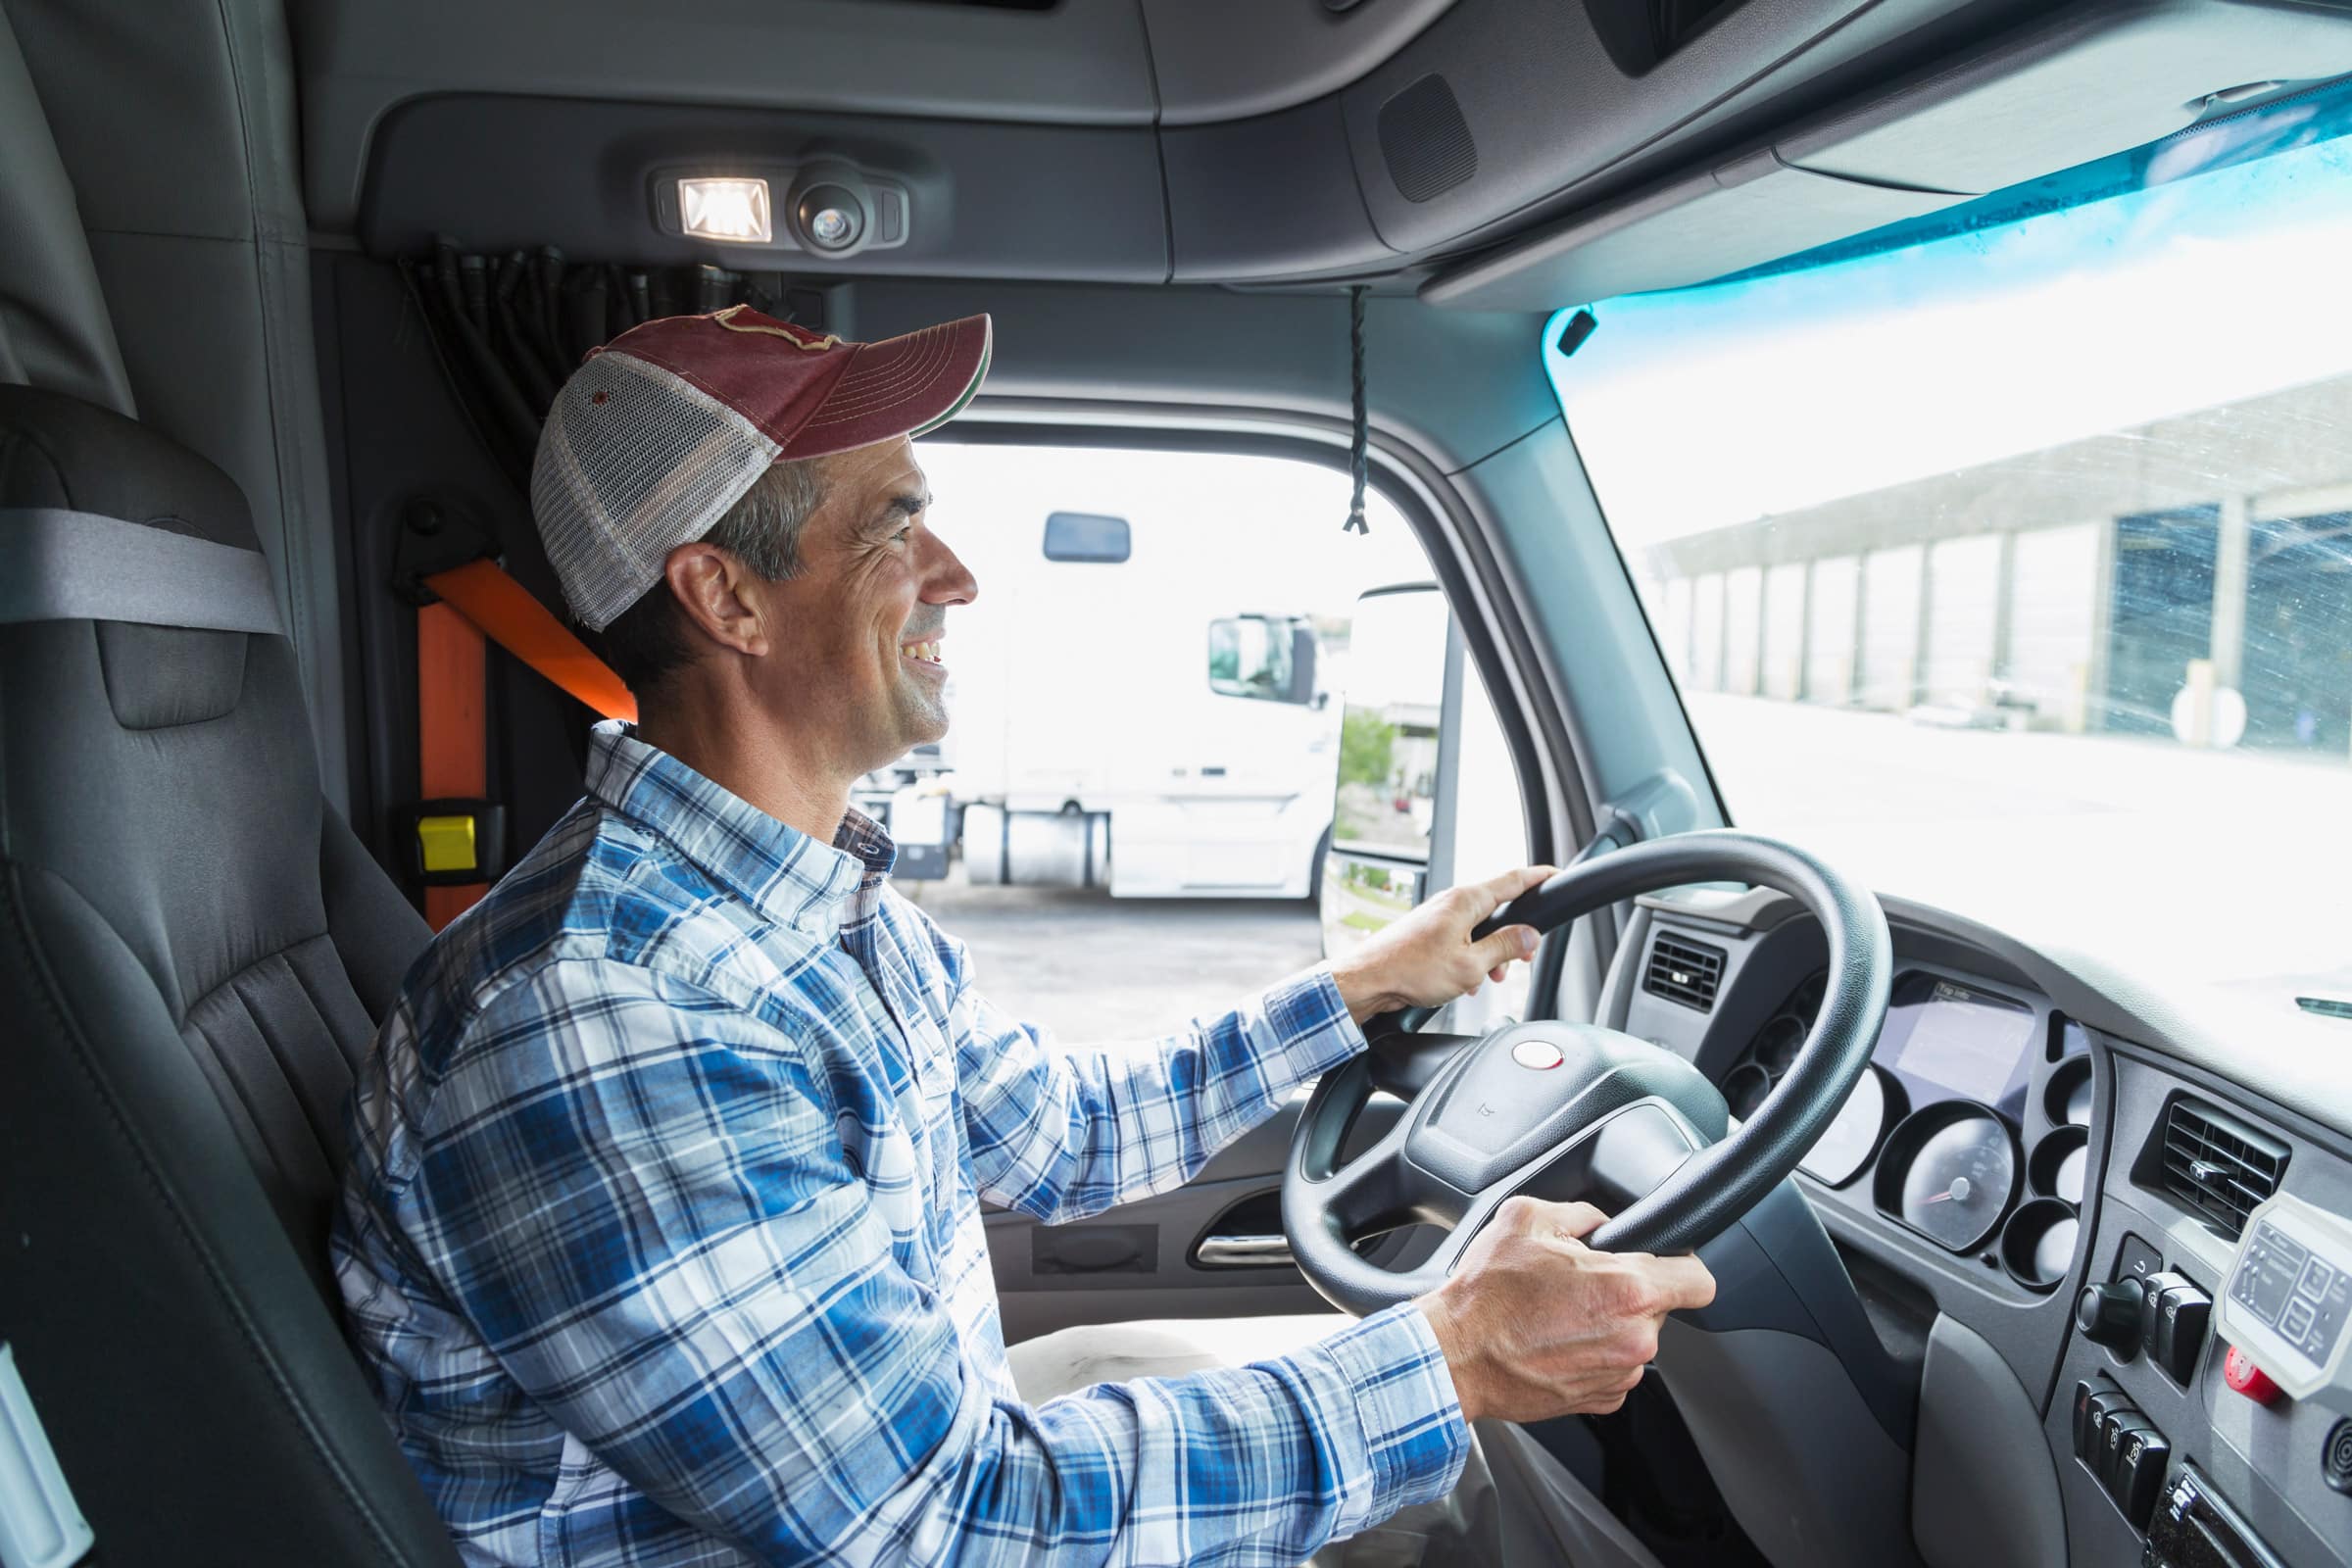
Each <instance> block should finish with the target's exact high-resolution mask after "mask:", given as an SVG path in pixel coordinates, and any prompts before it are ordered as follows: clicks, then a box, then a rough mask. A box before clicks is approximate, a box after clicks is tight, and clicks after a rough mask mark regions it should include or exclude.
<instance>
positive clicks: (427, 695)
mask: <svg viewBox="0 0 2352 1568" xmlns="http://www.w3.org/2000/svg"><path fill="white" fill-rule="evenodd" d="M417 580H419V581H420V582H421V583H422V585H423V586H424V587H425V588H428V589H430V590H432V592H433V594H434V595H435V596H437V602H435V603H432V604H427V605H423V606H421V607H419V608H418V610H417V764H418V765H417V785H418V790H419V793H420V794H421V796H422V797H423V803H424V804H423V805H422V806H421V807H419V808H417V810H418V811H419V812H420V813H422V814H420V815H419V817H418V819H417V822H416V823H415V825H414V831H415V832H416V834H417V845H416V846H415V853H416V855H417V867H418V868H419V869H420V872H421V874H423V875H424V876H425V877H426V882H425V888H424V918H425V922H426V923H427V924H429V925H430V926H431V927H432V928H433V929H434V930H436V931H438V930H440V929H441V928H442V927H444V926H446V925H448V924H449V922H450V921H452V920H455V919H456V918H457V917H458V916H459V915H461V914H464V913H465V912H466V910H467V909H469V908H471V907H473V906H474V905H475V904H476V903H477V902H479V900H480V899H481V897H482V895H483V894H484V893H486V892H488V891H489V887H490V882H491V879H492V877H493V876H495V875H496V873H497V871H498V870H499V868H500V866H499V861H500V860H501V859H502V858H503V841H504V838H505V820H506V813H505V811H504V810H503V809H501V808H500V807H499V806H498V805H497V804H496V803H495V802H492V801H489V800H486V799H484V797H486V796H487V795H488V794H489V787H490V759H489V740H488V736H487V733H486V731H485V725H486V723H487V720H488V715H489V699H488V694H487V690H486V683H487V681H488V679H489V670H488V663H487V660H486V657H485V653H484V646H483V639H484V638H485V637H487V638H488V639H489V640H490V641H491V642H494V643H496V644H498V646H499V647H501V648H504V649H505V650H506V651H507V652H508V653H510V654H512V655H514V656H515V658H516V659H519V660H521V661H522V662H524V663H525V664H528V665H529V666H530V667H531V668H532V669H533V670H535V671H537V672H538V673H539V674H540V675H541V676H543V677H545V678H546V679H547V680H549V681H550V682H552V683H553V684H554V685H556V686H557V687H558V688H560V689H561V690H563V691H564V692H567V693H569V694H570V695H571V696H573V697H575V698H577V699H579V701H580V702H582V703H584V704H586V705H587V706H588V707H589V708H592V709H594V710H595V711H597V712H599V713H601V714H603V715H604V716H605V717H607V718H618V719H625V720H629V721H632V722H634V721H635V719H636V717H637V701H636V699H635V698H633V697H631V696H630V695H629V689H628V687H627V686H625V685H623V684H622V683H621V679H620V677H619V676H618V675H615V674H613V670H612V668H611V666H609V665H607V664H606V663H605V662H604V661H603V660H601V659H599V658H597V657H596V656H595V655H594V654H592V653H590V652H589V651H588V649H587V647H586V645H584V644H583V643H582V642H581V641H580V640H579V639H578V638H577V637H574V636H573V635H572V634H571V633H570V632H569V631H568V630H566V629H565V628H564V623H563V622H562V621H560V620H558V619H557V618H556V617H555V615H554V614H553V613H551V612H550V611H549V610H548V608H547V607H546V606H545V605H542V604H541V603H540V602H539V601H538V600H537V599H535V598H533V597H532V596H531V593H530V590H529V589H527V588H525V587H523V586H522V584H520V583H518V582H516V581H515V579H514V578H512V577H510V576H508V575H507V574H506V572H505V571H503V570H501V569H500V567H499V564H498V563H497V562H495V561H491V560H488V559H486V558H485V559H481V560H475V561H469V562H466V564H464V565H461V566H453V567H451V568H449V569H448V570H446V571H436V572H434V573H432V574H431V575H430V576H426V577H422V578H420V579H417ZM483 835H487V837H486V838H485V837H483ZM476 868H478V869H479V871H480V879H479V880H478V881H476V880H469V879H468V878H469V877H470V875H471V874H472V872H473V870H474V869H476ZM435 878H438V879H439V880H435Z"/></svg>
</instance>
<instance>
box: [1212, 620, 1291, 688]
mask: <svg viewBox="0 0 2352 1568" xmlns="http://www.w3.org/2000/svg"><path fill="white" fill-rule="evenodd" d="M1314 663H1315V638H1314V631H1313V628H1312V626H1311V625H1310V624H1309V623H1308V622H1307V621H1306V620H1304V619H1302V618H1298V617H1293V616H1287V615H1286V616H1283V617H1280V618H1276V617H1274V616H1271V615H1235V616H1226V617H1224V618H1221V619H1217V620H1212V621H1210V622H1209V623H1208V689H1209V690H1210V691H1213V692H1215V693H1216V694H1217V695H1218V696H1220V697H1254V698H1256V699H1258V700H1260V701H1262V702H1269V703H1311V702H1312V701H1313V700H1314Z"/></svg>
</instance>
